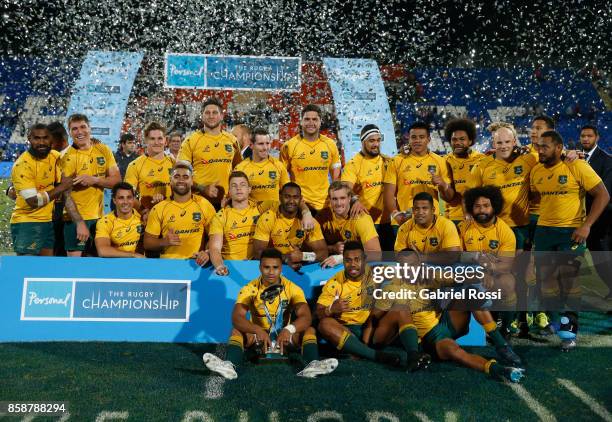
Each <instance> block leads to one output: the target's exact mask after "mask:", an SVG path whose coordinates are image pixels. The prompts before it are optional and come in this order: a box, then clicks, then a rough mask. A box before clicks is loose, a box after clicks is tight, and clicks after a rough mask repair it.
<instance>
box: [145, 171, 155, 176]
mask: <svg viewBox="0 0 612 422" xmlns="http://www.w3.org/2000/svg"><path fill="white" fill-rule="evenodd" d="M152 176H155V172H154V171H153V170H151V171H150V172H149V174H147V177H152Z"/></svg>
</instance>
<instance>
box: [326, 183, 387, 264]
mask: <svg viewBox="0 0 612 422" xmlns="http://www.w3.org/2000/svg"><path fill="white" fill-rule="evenodd" d="M351 192H352V190H351V188H350V187H349V185H348V184H347V183H346V182H341V181H339V180H337V181H335V182H333V183H332V184H331V185H330V187H329V198H330V201H329V202H330V206H329V207H328V208H325V209H324V210H322V211H321V212H319V213H318V214H317V215H316V216H315V218H316V220H317V221H318V222H319V224H320V225H321V230H322V231H323V236H324V237H325V242H326V243H327V250H328V253H329V255H330V256H329V257H327V259H325V260H324V261H323V263H322V265H323V267H334V266H336V265H339V264H340V263H341V262H342V253H343V250H344V243H345V242H347V241H349V240H356V241H359V242H361V243H362V244H363V247H364V249H365V250H366V252H380V251H381V249H380V242H379V239H378V233H377V232H376V227H374V222H373V221H372V217H370V215H369V214H365V213H363V214H359V215H358V216H357V217H351V215H350V208H351Z"/></svg>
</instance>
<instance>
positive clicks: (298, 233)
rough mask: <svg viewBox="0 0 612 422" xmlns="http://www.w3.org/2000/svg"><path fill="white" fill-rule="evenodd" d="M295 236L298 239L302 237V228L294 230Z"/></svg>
mask: <svg viewBox="0 0 612 422" xmlns="http://www.w3.org/2000/svg"><path fill="white" fill-rule="evenodd" d="M295 237H297V238H298V239H301V238H303V237H304V230H296V231H295Z"/></svg>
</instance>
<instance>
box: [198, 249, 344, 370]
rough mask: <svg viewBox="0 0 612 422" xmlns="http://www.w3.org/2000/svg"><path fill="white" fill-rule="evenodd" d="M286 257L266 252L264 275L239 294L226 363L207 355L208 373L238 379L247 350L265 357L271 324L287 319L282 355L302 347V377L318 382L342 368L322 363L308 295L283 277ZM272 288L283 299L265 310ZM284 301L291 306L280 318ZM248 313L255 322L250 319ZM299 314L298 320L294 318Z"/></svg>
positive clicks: (328, 361)
mask: <svg viewBox="0 0 612 422" xmlns="http://www.w3.org/2000/svg"><path fill="white" fill-rule="evenodd" d="M282 261H283V260H282V254H281V252H280V251H278V250H277V249H265V250H264V251H263V252H262V253H261V258H260V260H259V271H260V273H261V275H260V276H259V277H257V278H256V279H254V280H252V281H251V282H249V284H247V285H246V286H244V287H243V288H242V289H241V290H240V292H239V293H238V298H237V299H236V304H235V305H234V309H233V311H232V325H233V328H232V332H231V334H230V338H229V341H228V344H227V348H226V355H225V356H226V359H227V360H221V359H220V358H218V357H217V356H215V355H213V354H212V353H205V354H204V356H203V357H202V359H203V360H204V364H205V365H206V367H207V368H208V369H210V370H211V371H213V372H216V373H218V374H220V375H221V376H223V377H225V378H227V379H235V378H237V377H238V373H237V372H236V369H237V368H238V367H239V366H240V364H241V363H242V361H243V355H244V349H245V348H247V349H248V348H253V347H256V348H258V349H261V350H263V352H264V353H265V352H266V351H267V350H268V348H269V347H270V345H271V339H270V334H269V330H270V325H271V323H270V321H269V319H268V317H269V318H270V319H271V320H272V322H274V321H276V318H283V324H284V327H283V329H282V330H281V331H280V333H279V335H278V338H277V340H276V341H277V343H278V345H279V346H280V351H281V354H286V353H287V352H288V351H289V350H291V349H296V348H297V347H300V346H301V353H302V358H303V360H304V364H305V367H304V368H303V369H302V370H301V371H300V372H298V374H297V375H298V376H301V377H305V378H315V377H317V376H319V375H326V374H329V373H331V372H333V371H334V369H336V367H337V366H338V361H337V360H336V359H324V360H319V350H318V345H317V337H316V332H315V330H314V328H313V327H312V326H311V325H312V315H311V313H310V308H309V307H308V304H307V303H306V297H305V296H304V291H303V290H302V289H301V288H300V287H299V286H297V285H296V284H294V283H293V282H291V281H290V280H288V279H287V278H285V277H283V276H282V275H281V271H282V265H283V262H282ZM271 286H281V287H282V290H281V292H280V295H279V296H278V297H276V298H275V299H274V300H273V301H272V302H271V303H268V304H267V308H268V313H266V311H265V309H264V302H263V300H262V297H261V295H262V293H263V292H264V290H265V289H266V288H269V287H271ZM281 301H282V302H285V303H286V304H287V306H288V308H287V309H286V312H284V314H283V315H278V308H279V307H280V305H281ZM247 312H249V313H250V314H251V320H250V321H249V320H248V319H247ZM292 314H295V319H294V320H291V319H290V317H291V315H292Z"/></svg>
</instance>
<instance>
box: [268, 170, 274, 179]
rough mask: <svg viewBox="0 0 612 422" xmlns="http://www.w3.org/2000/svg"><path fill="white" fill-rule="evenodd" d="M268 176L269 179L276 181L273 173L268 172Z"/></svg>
mask: <svg viewBox="0 0 612 422" xmlns="http://www.w3.org/2000/svg"><path fill="white" fill-rule="evenodd" d="M268 176H269V177H270V179H272V180H275V179H276V172H275V171H269V172H268Z"/></svg>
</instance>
